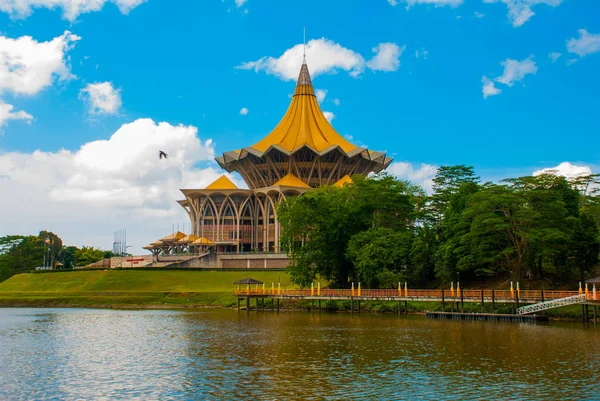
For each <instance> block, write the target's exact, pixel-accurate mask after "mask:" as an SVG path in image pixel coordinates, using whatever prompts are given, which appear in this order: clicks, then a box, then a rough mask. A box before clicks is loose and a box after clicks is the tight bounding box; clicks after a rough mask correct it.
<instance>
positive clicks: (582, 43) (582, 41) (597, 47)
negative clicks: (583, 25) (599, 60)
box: [567, 29, 600, 57]
mask: <svg viewBox="0 0 600 401" xmlns="http://www.w3.org/2000/svg"><path fill="white" fill-rule="evenodd" d="M578 32H579V38H578V39H575V38H572V39H569V40H568V41H567V50H568V51H569V53H576V54H578V55H579V56H580V57H583V56H585V55H588V54H591V53H596V52H598V51H600V34H593V33H589V32H588V31H586V30H585V29H580V30H579V31H578Z"/></svg>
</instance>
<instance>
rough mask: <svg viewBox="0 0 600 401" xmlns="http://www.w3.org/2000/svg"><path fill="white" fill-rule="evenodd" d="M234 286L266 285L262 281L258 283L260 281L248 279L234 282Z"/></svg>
mask: <svg viewBox="0 0 600 401" xmlns="http://www.w3.org/2000/svg"><path fill="white" fill-rule="evenodd" d="M233 284H264V283H263V282H262V281H258V280H255V279H253V278H250V277H248V278H245V279H243V280H238V281H236V282H234V283H233Z"/></svg>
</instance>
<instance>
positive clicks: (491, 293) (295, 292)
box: [234, 286, 600, 321]
mask: <svg viewBox="0 0 600 401" xmlns="http://www.w3.org/2000/svg"><path fill="white" fill-rule="evenodd" d="M582 294H584V293H583V292H581V291H549V290H520V289H513V290H463V289H451V290H446V289H441V290H412V289H408V288H398V289H393V290H392V289H376V290H372V289H361V288H357V289H354V288H353V289H330V288H323V289H321V288H310V289H281V288H277V289H276V288H274V286H273V287H272V288H270V289H267V288H265V287H264V286H263V287H259V286H256V287H255V288H250V286H248V287H247V288H245V289H239V288H238V289H237V290H235V291H234V295H236V296H237V298H238V310H239V309H240V304H241V301H243V300H245V301H246V310H249V309H250V300H251V299H255V300H256V310H258V311H259V310H261V306H260V304H259V303H260V302H261V301H262V310H263V311H264V310H265V300H266V299H272V300H273V301H276V302H277V311H279V307H280V301H282V300H307V301H311V305H312V307H311V310H314V309H315V301H317V303H318V305H317V307H318V309H319V310H321V301H350V310H351V312H354V311H355V308H356V310H357V311H358V312H359V313H360V307H361V302H365V301H367V302H368V301H388V302H397V303H398V314H400V310H401V304H402V303H403V304H404V308H403V309H404V312H405V313H408V302H438V303H441V304H442V312H440V313H442V314H444V313H451V314H452V315H436V316H435V317H442V316H444V317H448V316H454V318H466V317H465V316H471V317H472V315H473V314H465V313H464V303H474V304H480V305H481V314H479V315H481V316H483V315H485V311H486V310H485V305H486V304H488V305H491V309H492V314H487V315H496V313H495V312H496V304H512V305H514V306H515V307H516V308H517V309H518V308H519V306H520V305H529V304H536V303H541V302H547V301H551V300H558V299H562V298H566V297H573V296H576V295H582ZM274 303H275V302H273V303H272V305H274ZM583 304H585V305H582V316H583V314H584V313H585V316H587V310H588V307H587V306H588V305H593V307H594V308H593V312H594V321H595V320H596V309H597V306H600V294H597V293H596V291H594V292H592V291H586V292H585V301H584V302H583ZM584 306H585V308H584ZM272 308H273V309H274V308H275V306H273V307H272ZM446 309H450V310H451V311H452V312H446ZM488 309H489V308H488ZM584 309H585V312H584ZM498 316H499V315H498ZM507 316H517V315H507ZM519 316H523V315H519ZM431 317H433V315H432V316H431ZM484 320H492V318H489V319H487V318H486V319H484ZM496 320H497V319H496ZM507 320H508V318H507ZM512 320H513V321H516V320H515V319H512ZM525 320H528V319H527V318H526V319H523V320H519V321H525ZM534 320H535V319H534Z"/></svg>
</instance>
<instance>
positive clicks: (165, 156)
mask: <svg viewBox="0 0 600 401" xmlns="http://www.w3.org/2000/svg"><path fill="white" fill-rule="evenodd" d="M163 157H164V158H165V159H167V158H168V157H169V155H168V154H166V153H165V152H163V151H162V150H159V151H158V158H159V159H162V158H163Z"/></svg>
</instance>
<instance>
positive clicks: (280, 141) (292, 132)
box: [251, 61, 358, 153]
mask: <svg viewBox="0 0 600 401" xmlns="http://www.w3.org/2000/svg"><path fill="white" fill-rule="evenodd" d="M304 146H308V147H309V148H311V149H313V150H314V151H315V152H318V153H321V152H323V151H325V150H327V149H330V148H333V147H339V148H341V149H342V150H343V151H344V152H346V153H348V152H351V151H353V150H356V149H358V148H357V147H356V146H354V145H353V144H351V143H350V142H348V141H347V140H345V139H344V138H343V137H342V136H341V135H340V134H338V133H337V132H336V131H335V130H334V129H333V127H332V126H331V124H329V121H327V118H325V115H324V114H323V112H322V111H321V108H320V107H319V102H318V101H317V97H316V96H315V92H314V90H313V86H312V82H311V79H310V74H309V72H308V67H307V65H306V61H304V62H303V63H302V67H301V68H300V75H299V77H298V83H297V84H296V91H295V92H294V96H293V97H292V103H291V104H290V107H289V108H288V110H287V112H286V113H285V115H284V116H283V118H282V119H281V122H279V124H278V125H277V126H276V127H275V129H274V130H273V131H271V133H270V134H269V135H267V136H266V137H265V138H264V139H262V140H261V141H260V142H258V143H256V144H254V145H252V146H251V148H252V149H254V150H255V151H258V152H260V153H265V152H266V151H267V150H268V149H269V148H271V147H276V148H277V149H279V150H281V151H284V152H286V153H293V152H294V151H296V150H298V149H300V148H302V147H304Z"/></svg>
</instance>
